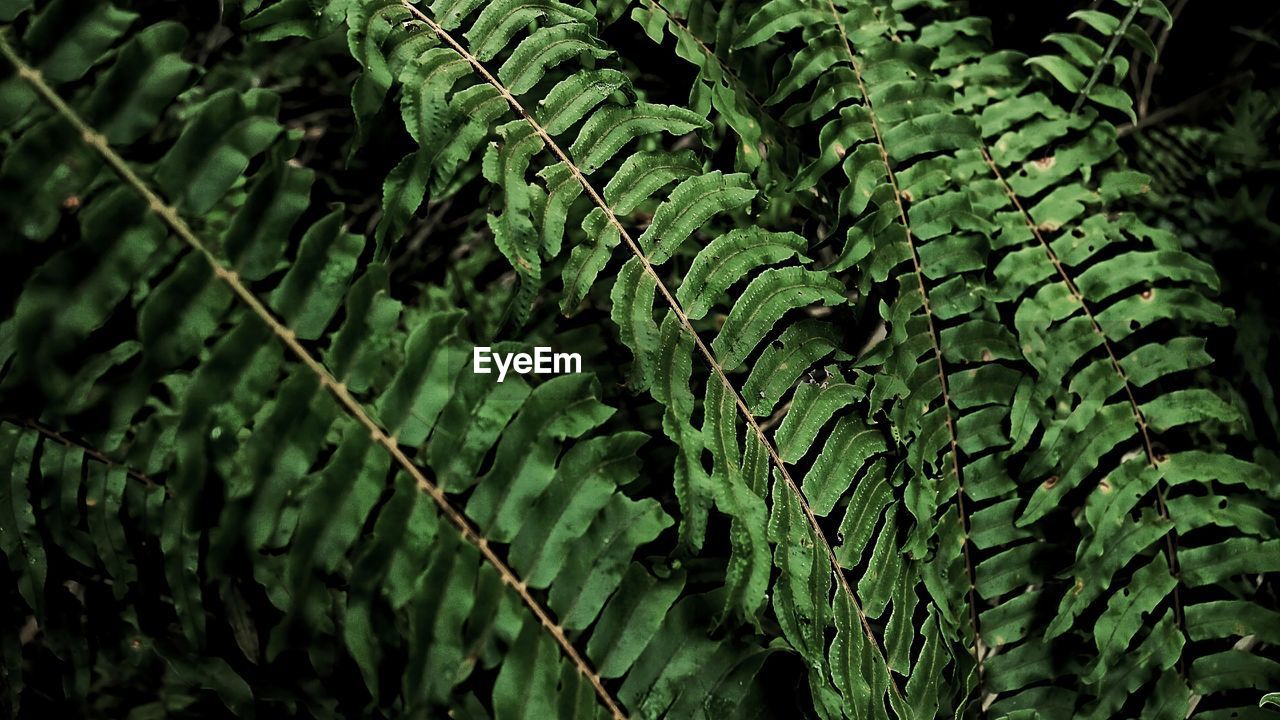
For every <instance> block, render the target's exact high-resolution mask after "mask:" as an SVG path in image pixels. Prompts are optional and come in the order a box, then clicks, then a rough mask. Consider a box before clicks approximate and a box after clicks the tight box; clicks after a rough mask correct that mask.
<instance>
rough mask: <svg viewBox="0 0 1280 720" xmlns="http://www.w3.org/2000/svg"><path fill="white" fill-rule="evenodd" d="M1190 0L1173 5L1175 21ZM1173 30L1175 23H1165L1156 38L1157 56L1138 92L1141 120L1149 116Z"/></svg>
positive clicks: (1153, 59)
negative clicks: (1153, 92)
mask: <svg viewBox="0 0 1280 720" xmlns="http://www.w3.org/2000/svg"><path fill="white" fill-rule="evenodd" d="M1188 2H1190V0H1178V4H1177V5H1174V6H1173V10H1170V11H1169V16H1170V17H1172V18H1173V21H1174V22H1177V21H1178V16H1179V15H1181V14H1182V10H1183V8H1185V7H1186V6H1187V3H1188ZM1171 30H1173V23H1169V24H1168V25H1165V26H1164V28H1162V29H1161V30H1160V38H1159V39H1158V40H1156V56H1155V57H1153V58H1151V62H1150V63H1148V64H1147V73H1146V77H1145V78H1144V79H1143V81H1142V92H1140V93H1138V121H1139V122H1141V121H1143V120H1145V119H1146V118H1147V109H1148V108H1149V107H1150V106H1151V91H1152V87H1153V86H1154V85H1155V82H1156V74H1157V73H1159V72H1160V55H1162V54H1163V53H1164V46H1165V44H1166V43H1168V42H1169V32H1170V31H1171Z"/></svg>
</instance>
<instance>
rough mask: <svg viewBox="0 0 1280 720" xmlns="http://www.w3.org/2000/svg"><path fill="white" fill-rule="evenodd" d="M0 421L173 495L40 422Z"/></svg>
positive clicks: (8, 418)
mask: <svg viewBox="0 0 1280 720" xmlns="http://www.w3.org/2000/svg"><path fill="white" fill-rule="evenodd" d="M0 421H3V422H7V423H9V424H11V425H15V426H18V427H25V428H27V429H29V430H31V431H33V432H35V433H37V434H40V435H43V436H45V437H47V438H49V439H50V440H53V441H54V442H57V443H58V444H59V445H62V446H64V447H68V448H76V449H78V450H79V451H80V452H82V453H84V455H85V457H87V458H89V459H90V460H93V461H94V462H97V463H101V464H103V465H105V466H107V467H110V468H119V469H120V470H123V471H124V472H125V475H127V476H128V477H130V478H132V479H134V480H135V481H137V482H140V483H142V484H144V485H146V486H148V487H153V488H164V491H165V494H166V495H173V492H172V491H171V490H170V489H169V488H168V487H167V486H165V485H162V484H160V483H158V482H156V481H155V479H154V478H152V477H151V476H150V475H148V474H146V473H144V472H142V471H141V470H137V469H134V468H132V467H130V466H129V465H127V464H125V463H123V462H120V461H119V460H116V459H115V458H113V457H111V456H110V455H108V454H106V453H105V452H103V451H101V450H99V449H98V448H96V447H94V446H92V445H90V444H88V443H86V442H84V441H83V440H77V439H73V438H70V437H67V436H66V435H65V434H63V433H61V432H59V431H58V430H55V429H53V428H51V427H49V426H48V425H45V424H44V423H42V422H39V421H37V420H32V419H30V418H20V417H16V416H14V415H4V416H0Z"/></svg>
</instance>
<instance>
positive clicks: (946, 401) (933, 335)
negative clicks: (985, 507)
mask: <svg viewBox="0 0 1280 720" xmlns="http://www.w3.org/2000/svg"><path fill="white" fill-rule="evenodd" d="M827 8H828V9H830V10H831V17H832V19H833V20H834V21H835V26H836V30H838V31H839V32H840V40H841V42H842V43H843V44H844V50H845V53H846V54H847V55H848V56H849V64H850V65H851V66H853V75H854V78H855V79H856V80H857V81H858V92H859V93H861V94H862V99H863V102H864V103H866V108H867V117H868V118H869V119H870V121H871V130H872V132H873V133H875V136H876V149H878V150H879V151H880V160H881V162H883V163H884V170H885V173H886V174H887V175H888V177H889V184H890V186H891V187H892V189H893V201H894V203H895V204H896V205H897V208H898V218H899V220H900V221H901V222H902V229H903V235H904V237H905V238H906V241H907V247H908V248H910V250H911V266H912V269H913V270H914V272H915V276H916V281H917V282H918V283H919V287H920V300H921V303H922V305H923V307H924V315H925V320H926V322H927V324H928V327H929V340H930V342H931V343H932V346H933V347H932V350H933V358H934V361H935V362H936V363H937V366H938V382H939V383H940V384H941V387H942V407H943V412H944V413H945V415H946V423H947V435H948V442H949V444H950V450H951V452H950V454H951V471H952V472H953V473H955V476H956V509H957V511H958V512H959V513H960V522H961V524H962V526H963V530H964V545H963V553H964V569H965V574H966V577H967V579H968V581H969V588H968V593H967V597H968V601H969V622H970V624H971V626H972V627H973V647H972V648H970V652H972V654H973V659H974V662H976V663H977V666H978V674H979V676H981V675H982V671H983V666H982V658H981V656H980V654H979V652H978V646H979V641H980V640H981V634H980V633H979V631H978V602H977V596H976V592H977V582H976V581H975V579H974V568H973V557H972V551H971V549H970V545H971V544H972V543H971V542H970V540H969V515H968V513H967V512H966V510H965V505H964V477H963V476H962V475H961V474H960V448H959V440H958V438H957V436H956V425H955V419H954V418H953V417H952V415H951V392H950V388H949V387H948V384H947V372H946V367H945V366H944V364H943V362H942V344H941V343H940V342H939V340H938V330H937V327H936V326H935V323H934V319H933V309H932V307H931V306H930V304H929V292H928V290H927V289H926V288H925V282H924V269H923V266H922V265H921V262H920V252H919V250H918V249H917V248H916V243H915V240H914V239H913V238H912V233H911V224H910V222H909V221H908V219H907V209H906V206H904V205H903V204H902V191H901V190H900V189H899V188H898V177H897V175H896V174H895V173H894V172H893V164H892V163H891V162H890V161H889V150H888V148H886V147H885V144H884V135H883V134H882V133H881V131H880V121H879V119H878V118H877V117H876V111H875V108H874V107H873V106H872V104H871V96H870V95H869V94H868V93H867V85H866V83H865V82H864V81H863V79H862V64H861V63H859V62H858V58H857V55H855V54H854V52H853V45H852V44H850V42H849V36H848V34H847V33H845V31H844V23H843V22H842V21H841V19H840V12H839V11H838V10H837V9H836V6H835V2H833V0H827Z"/></svg>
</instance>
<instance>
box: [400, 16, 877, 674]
mask: <svg viewBox="0 0 1280 720" xmlns="http://www.w3.org/2000/svg"><path fill="white" fill-rule="evenodd" d="M406 7H407V8H408V9H409V10H410V12H412V13H413V15H414V16H415V17H416V18H417V19H418V20H420V21H421V22H423V23H424V24H426V25H428V26H429V27H430V28H431V29H432V30H433V31H435V32H436V34H437V35H439V36H440V38H441V39H442V40H443V41H444V42H445V43H446V44H447V45H449V46H450V47H452V48H453V49H454V50H455V51H457V52H458V53H459V55H461V56H462V57H465V58H467V60H468V62H470V63H471V64H472V66H473V67H474V68H475V69H476V73H477V74H478V75H479V76H481V77H482V78H483V79H484V81H485V82H487V83H488V84H489V85H491V86H492V87H494V88H495V89H496V90H498V92H499V93H500V94H502V95H503V97H504V98H505V99H507V101H508V104H510V105H511V107H512V108H513V109H514V110H515V111H516V113H517V114H518V115H520V116H521V117H522V118H523V120H524V121H525V122H527V123H528V124H529V125H530V126H531V127H532V128H533V130H534V132H535V133H536V134H538V135H539V136H540V137H541V138H542V141H543V144H544V145H545V146H546V147H547V148H548V149H550V150H551V151H552V154H553V155H554V156H555V158H556V160H557V161H558V162H559V163H560V165H562V166H563V167H565V168H566V169H568V170H569V171H570V172H572V173H573V174H574V175H575V176H576V177H577V179H578V180H579V183H580V184H581V185H582V188H583V190H584V191H586V194H587V196H588V198H589V199H590V200H591V201H592V203H593V204H594V205H595V208H594V209H593V210H592V211H591V213H589V214H588V215H587V218H586V221H585V222H584V229H585V228H587V227H588V226H589V225H591V224H593V223H594V224H595V227H596V228H597V229H596V230H594V231H589V232H591V235H593V236H598V235H599V233H601V232H604V233H606V237H609V236H614V235H615V234H616V237H617V238H620V239H621V240H622V242H623V244H625V245H626V246H627V247H628V249H629V250H631V252H632V254H633V255H635V256H636V257H635V258H633V259H632V260H630V261H628V263H627V264H626V265H625V266H624V270H623V272H622V273H621V275H620V276H619V281H618V283H616V284H615V287H614V293H613V299H614V310H615V313H617V314H616V315H615V319H617V320H619V321H620V322H621V323H622V327H623V328H624V332H623V337H624V340H627V341H628V342H630V343H634V344H633V346H632V350H633V352H634V353H635V355H636V357H637V360H636V364H635V368H634V369H633V378H634V381H635V384H636V386H637V387H648V386H650V385H651V384H653V385H654V390H653V392H654V395H655V398H656V399H658V400H659V401H660V402H661V403H662V404H663V405H664V406H666V407H667V408H668V410H667V414H666V419H665V420H664V423H663V425H664V430H665V431H666V433H667V434H668V436H669V437H671V438H672V439H673V440H675V442H676V444H677V447H678V452H679V458H678V460H677V471H676V487H677V496H678V497H679V498H680V501H681V507H682V510H683V513H684V518H683V522H682V530H681V532H682V537H683V538H684V544H685V545H686V546H688V547H691V548H697V547H699V546H700V545H701V542H702V541H701V536H702V533H703V531H702V525H703V520H702V518H703V516H704V514H705V511H706V510H705V509H706V508H707V506H708V504H709V502H710V500H711V498H712V496H713V494H714V490H712V488H711V483H710V481H709V479H708V478H707V476H706V472H705V470H704V469H703V468H702V467H701V466H700V463H698V462H697V461H696V459H697V452H698V449H699V447H700V446H701V442H699V441H698V440H697V439H696V437H697V436H696V435H695V434H694V433H692V432H691V431H692V427H691V425H690V423H689V419H688V418H689V417H690V416H691V415H692V411H693V405H692V403H691V402H690V401H689V392H690V391H689V390H688V387H689V382H690V379H689V378H690V376H689V375H687V374H686V373H687V372H688V371H686V370H680V369H679V368H681V367H682V365H683V362H684V361H680V362H676V361H675V360H674V358H677V357H687V353H688V352H689V351H690V350H696V351H697V352H698V354H700V355H701V356H702V357H703V358H704V360H705V361H706V362H707V365H708V367H709V368H710V369H711V372H712V378H711V379H710V380H709V383H720V384H721V385H722V386H723V387H724V390H725V391H726V395H727V396H728V397H729V398H730V399H732V400H733V404H734V405H736V406H737V408H738V411H739V412H740V413H741V414H742V417H743V419H744V420H745V421H746V424H747V435H748V438H750V437H751V436H752V435H754V436H755V437H756V441H758V442H760V443H761V446H762V447H763V448H764V450H765V451H766V454H767V455H768V457H769V459H771V460H772V463H773V465H774V467H775V468H777V470H778V472H779V474H780V475H781V480H782V482H783V484H784V485H785V486H786V487H787V489H788V490H787V491H788V492H790V493H791V494H792V495H793V496H794V497H796V498H799V499H800V500H799V504H798V507H799V509H800V512H801V514H802V516H805V517H806V521H807V523H808V525H809V527H810V532H811V533H812V536H811V537H812V538H813V539H814V542H816V543H817V547H819V548H823V547H825V548H826V552H825V555H826V560H827V562H828V563H829V564H830V565H831V566H836V565H837V562H836V556H835V554H834V552H833V551H832V550H831V548H830V545H829V544H828V543H827V542H826V540H825V538H824V537H823V536H822V534H821V531H820V530H818V529H817V528H818V523H817V519H816V517H815V516H814V515H813V514H812V510H811V509H810V508H809V505H808V503H807V501H805V500H803V498H804V496H803V494H802V493H801V489H800V487H799V485H798V484H796V483H795V482H794V481H793V480H792V479H791V478H790V474H789V472H788V471H787V470H786V468H785V465H784V464H783V462H782V460H781V458H779V457H778V456H777V453H776V450H775V449H774V448H773V446H772V444H771V443H770V442H769V441H768V440H767V439H766V438H765V437H764V435H763V431H762V430H760V428H759V425H758V423H757V421H756V420H755V417H754V416H753V415H752V414H751V412H750V408H749V406H748V405H747V403H746V401H745V400H743V399H742V397H741V396H740V395H739V393H738V392H737V390H736V389H735V388H734V386H733V384H732V383H731V382H730V380H729V379H728V377H727V375H726V368H728V367H732V366H734V365H737V364H738V363H739V362H741V360H742V359H745V356H746V355H748V354H750V352H751V349H752V348H753V347H754V345H755V343H754V342H753V343H752V344H751V347H747V346H743V345H742V343H743V341H744V339H745V338H747V337H751V335H749V334H744V333H743V332H739V331H738V330H736V329H734V327H731V326H736V325H738V324H744V325H746V326H750V329H751V331H752V332H759V333H763V332H765V331H767V330H769V329H770V328H772V327H773V326H774V325H775V323H776V322H777V320H778V319H779V318H780V316H781V314H782V313H783V312H784V311H785V310H786V309H787V308H791V307H796V306H799V305H806V304H808V303H810V302H812V301H813V300H815V299H818V298H823V299H824V300H825V301H826V302H828V303H842V302H843V300H844V295H843V290H842V288H841V287H840V286H839V285H830V284H829V285H828V286H827V288H826V289H825V290H821V291H816V292H817V294H814V292H815V291H808V292H807V291H806V290H805V289H804V287H803V286H804V283H805V278H808V277H814V278H820V277H821V275H820V274H815V273H814V271H808V270H803V269H801V268H798V267H794V268H783V269H779V270H776V271H765V272H764V273H762V274H760V275H759V276H758V277H757V278H756V279H755V280H754V281H753V282H754V283H761V284H760V285H759V286H758V287H759V288H760V292H762V293H764V294H765V295H768V296H769V297H771V298H774V300H772V301H771V302H769V303H765V304H764V305H763V306H762V307H760V308H752V313H753V314H752V316H751V317H753V318H755V319H754V320H753V319H751V318H746V316H745V315H744V318H746V319H742V320H737V319H735V317H734V316H732V315H731V317H730V319H729V323H728V325H727V326H726V328H725V329H724V330H722V334H721V336H720V338H718V339H717V341H716V343H713V344H712V345H713V346H712V347H709V346H708V345H706V344H705V343H704V342H703V341H702V339H701V337H700V336H699V334H698V332H697V330H696V329H695V328H694V327H693V325H692V321H691V320H690V319H689V317H688V315H686V314H685V312H684V310H683V308H682V307H681V306H680V304H679V301H678V300H677V299H676V297H675V295H674V293H673V292H672V291H671V290H669V289H668V288H667V286H666V284H665V283H664V282H663V281H662V278H661V277H660V276H659V274H658V272H657V270H656V269H655V266H656V265H658V264H659V263H662V262H664V261H666V260H667V259H669V258H670V257H672V256H673V255H674V254H675V253H676V252H677V249H678V248H679V246H680V245H681V244H682V243H683V242H684V240H685V239H686V238H687V236H688V234H689V233H691V232H692V231H693V229H695V228H696V227H697V226H699V225H701V224H702V223H705V222H706V220H707V219H708V218H710V217H711V215H712V214H715V213H722V212H725V211H726V210H729V209H732V207H734V204H735V203H742V202H745V201H746V200H749V199H750V197H751V196H752V195H754V190H752V189H751V188H749V187H741V188H739V189H734V183H736V182H738V181H737V179H736V178H733V177H724V176H721V175H719V174H718V173H711V174H707V175H702V176H698V177H693V178H689V179H687V180H684V181H683V182H682V183H681V184H680V185H678V186H677V187H676V189H675V190H673V191H672V193H671V195H670V196H669V197H668V199H667V200H666V204H662V205H659V206H658V208H657V211H656V213H655V215H654V222H653V224H652V225H651V226H650V228H649V229H648V230H646V233H645V234H643V235H641V237H640V238H638V239H633V238H632V236H631V235H630V233H629V232H628V231H627V230H626V229H625V227H624V226H623V225H622V223H621V221H620V219H619V218H618V216H617V214H616V213H615V212H614V210H613V208H612V207H611V206H610V205H609V204H608V203H607V202H606V201H605V199H604V198H603V197H601V195H600V194H599V192H598V191H596V190H595V189H594V187H593V186H592V185H591V183H590V182H589V181H588V180H587V177H586V176H587V175H589V174H592V173H594V172H595V171H596V170H597V169H599V167H600V166H601V165H603V164H604V163H605V162H606V161H608V160H609V159H610V158H612V156H613V155H615V154H616V153H617V152H618V150H620V149H621V147H622V145H623V143H624V142H626V141H627V140H630V139H631V137H633V136H632V135H630V134H622V135H619V133H644V132H646V131H647V132H654V131H658V130H667V129H669V128H671V127H672V125H671V121H675V122H676V123H679V122H683V119H682V118H683V115H682V113H684V112H687V111H681V110H678V109H676V108H658V107H656V106H651V105H647V104H645V103H639V102H638V103H636V104H635V105H632V106H618V105H607V106H605V107H604V108H602V109H598V110H596V111H594V113H592V114H591V115H589V116H588V117H587V118H586V120H585V122H584V124H583V127H582V129H581V131H580V132H579V134H578V136H577V140H576V141H575V142H574V143H573V145H572V146H571V147H570V149H569V151H568V152H566V151H565V150H563V149H561V146H560V145H559V144H558V143H557V142H556V140H555V139H554V138H553V137H552V135H551V134H550V133H549V132H548V131H547V130H546V128H545V127H543V126H542V125H541V124H539V123H538V121H537V120H536V119H535V118H534V117H533V116H532V115H531V114H530V113H529V112H528V111H527V110H525V109H524V106H523V105H522V104H521V103H520V101H519V100H517V99H516V98H515V97H514V96H513V95H512V94H511V93H510V91H509V90H508V89H507V88H505V87H504V86H503V85H502V84H501V82H500V81H499V80H498V79H497V78H496V77H494V76H493V75H492V73H490V72H489V71H488V70H487V69H485V67H484V65H483V64H482V63H481V60H480V58H479V57H477V56H476V55H473V54H472V53H471V52H470V51H468V50H467V49H466V48H464V47H463V46H462V45H461V44H460V43H459V42H458V41H457V40H456V39H454V38H453V37H452V36H451V35H450V34H449V33H448V32H447V31H446V30H445V29H444V27H442V26H441V25H440V24H439V23H437V22H436V21H434V20H432V19H431V18H430V17H429V16H428V15H426V14H425V13H423V12H421V11H419V10H418V9H417V8H416V7H412V6H408V5H406ZM660 116H665V117H666V121H665V122H661V123H660V122H657V118H658V117H660ZM693 119H694V118H693V117H692V116H691V117H690V118H689V120H691V121H692V120H693ZM692 127H693V126H692V123H690V125H688V126H679V125H677V131H679V129H692ZM630 128H634V129H630ZM611 138H615V139H611ZM570 154H572V156H573V158H572V159H571V158H570ZM636 167H637V169H639V166H638V165H637V166H636ZM686 196H687V197H686ZM592 218H595V219H594V220H593V219H592ZM605 228H607V229H605ZM598 242H599V241H598ZM613 242H616V241H612V242H611V241H609V240H605V241H604V243H603V244H604V246H605V247H608V246H611V245H612V244H613ZM592 264H593V265H595V266H596V267H598V266H599V260H596V261H595V262H594V263H592ZM567 268H575V269H574V272H575V274H581V270H580V269H577V268H578V266H577V264H576V263H572V262H571V263H570V265H569V266H567ZM628 268H629V269H628ZM816 282H819V283H825V282H828V281H825V280H820V279H819V280H816ZM584 284H585V283H584V281H583V280H581V279H578V278H575V279H574V280H573V282H572V283H567V285H569V286H571V287H583V286H584ZM749 292H750V291H749ZM655 294H656V295H658V296H661V298H662V301H663V302H664V303H665V304H666V305H667V306H668V307H669V308H671V312H672V313H673V315H669V316H668V318H667V319H666V320H664V322H663V327H664V328H670V330H666V331H663V330H659V329H658V328H657V326H656V323H654V321H653V319H652V316H651V311H648V312H647V313H646V311H644V310H643V309H644V308H651V307H652V305H653V301H652V299H651V297H652V295H655ZM637 309H639V310H637ZM637 313H638V314H637ZM761 313H762V314H761ZM677 328H678V329H679V332H676V329H677ZM744 332H745V331H744ZM681 337H683V338H686V339H685V340H680V339H679V338H681ZM757 337H758V336H757ZM655 338H656V339H657V340H658V341H657V342H656V343H655V342H654V340H655ZM663 338H669V339H667V340H663ZM689 340H692V347H689V346H688V345H685V346H684V349H683V350H682V349H681V345H684V344H685V343H687V342H688V341H689ZM717 343H718V344H719V346H723V347H724V348H725V352H730V353H731V354H732V355H733V358H734V360H733V364H732V365H727V366H726V365H724V364H722V362H721V360H720V359H719V358H718V357H717V356H718V355H719V354H720V352H719V349H718V346H717ZM730 346H733V347H732V349H730ZM659 359H660V361H659ZM685 367H687V366H685ZM649 368H665V369H666V371H667V372H672V371H674V372H675V375H669V374H668V375H666V376H664V377H662V378H661V381H660V382H659V381H658V378H656V377H655V376H654V371H652V370H650V369H649ZM761 496H763V493H762V495H761ZM725 507H734V505H731V504H729V503H728V501H727V500H726V501H725ZM737 507H742V506H741V505H738V506H737ZM755 557H757V558H759V555H756V556H755ZM731 566H732V567H742V566H741V565H740V564H739V563H738V561H736V560H731ZM752 572H753V573H758V572H759V570H753V571H752ZM840 578H841V580H842V582H841V588H840V589H841V592H843V593H844V594H845V595H847V596H848V597H849V598H850V600H849V601H850V603H851V605H852V606H853V607H854V608H855V610H858V608H859V605H860V604H859V603H858V601H857V600H856V598H854V596H853V589H852V587H851V586H850V585H849V584H848V583H847V580H844V579H843V574H841V575H840ZM730 582H731V584H732V583H736V582H738V580H737V579H730ZM784 582H787V583H793V582H796V580H791V579H786V580H784ZM755 607H756V605H755V603H749V604H748V606H747V608H746V612H745V614H746V615H747V616H749V617H750V616H753V615H754V614H755V613H756V612H757V611H756V610H755V609H754V608H755ZM860 625H861V626H862V627H861V630H862V632H864V633H866V634H867V635H868V638H867V639H868V641H869V643H868V645H864V646H863V649H862V652H869V653H872V655H871V657H872V658H874V657H875V654H876V653H878V650H877V648H878V641H877V640H876V639H875V637H874V635H872V634H871V632H870V627H869V626H868V625H867V623H866V622H865V619H863V620H862V621H861V622H860ZM870 662H873V663H874V662H875V661H874V660H870ZM884 689H892V690H893V692H894V693H897V692H898V690H897V687H896V684H895V681H893V680H892V679H891V678H890V679H888V680H887V681H886V682H885V684H884Z"/></svg>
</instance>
